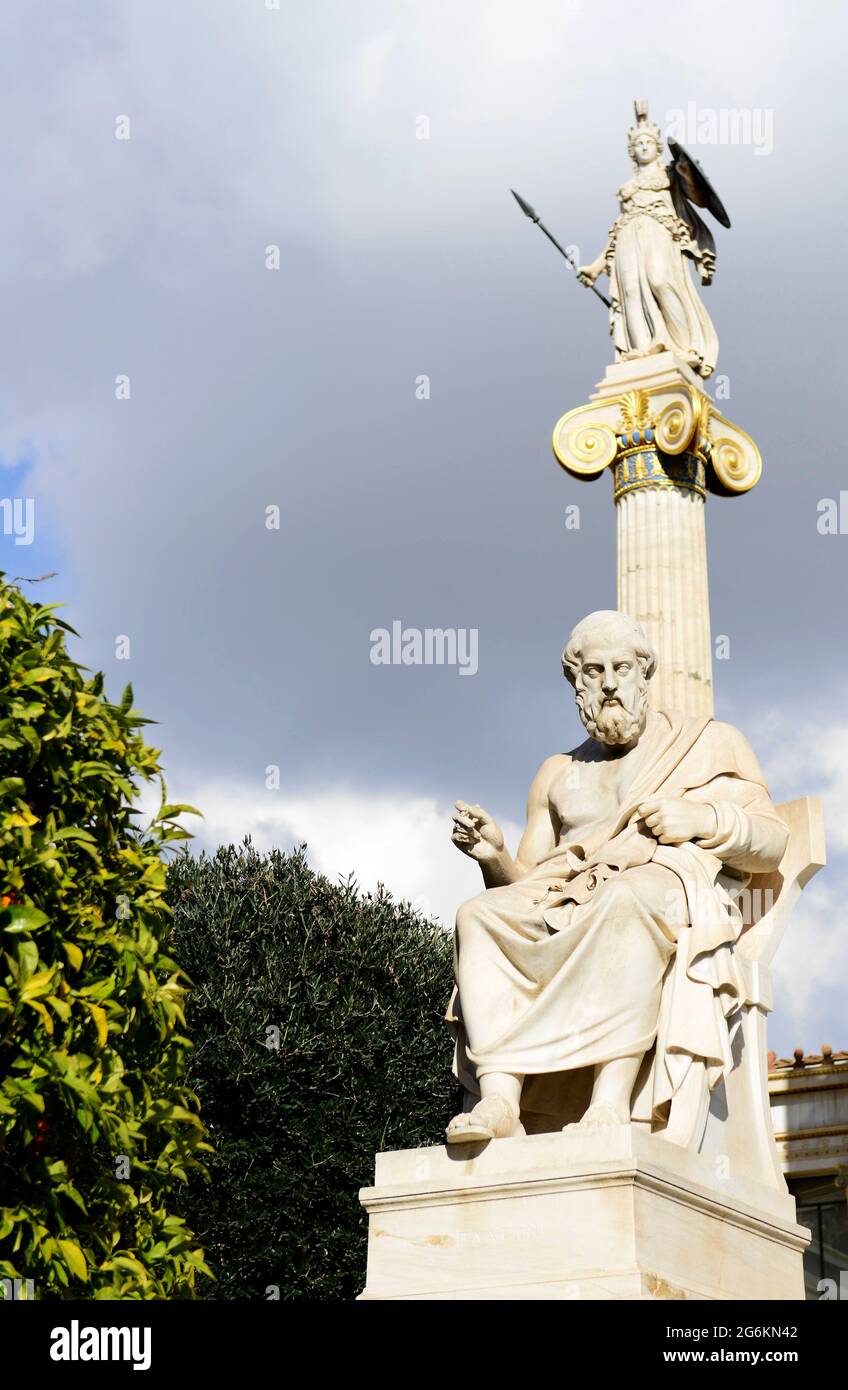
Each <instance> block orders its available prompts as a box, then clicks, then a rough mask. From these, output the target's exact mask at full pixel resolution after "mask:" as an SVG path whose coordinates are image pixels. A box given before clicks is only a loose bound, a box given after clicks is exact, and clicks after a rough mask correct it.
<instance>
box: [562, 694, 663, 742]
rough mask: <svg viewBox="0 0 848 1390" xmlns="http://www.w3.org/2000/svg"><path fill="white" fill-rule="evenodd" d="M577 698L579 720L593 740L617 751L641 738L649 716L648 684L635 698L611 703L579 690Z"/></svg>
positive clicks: (633, 695)
mask: <svg viewBox="0 0 848 1390" xmlns="http://www.w3.org/2000/svg"><path fill="white" fill-rule="evenodd" d="M576 694H577V708H578V710H579V712H580V718H581V719H582V721H583V724H584V727H585V728H586V729H587V731H588V732H589V733H590V734H591V735H592V738H597V739H599V740H600V742H601V743H607V744H609V745H610V746H612V747H616V746H617V745H618V744H622V743H633V742H634V741H635V740H636V739H638V738H639V737H640V735H641V733H642V730H643V729H644V727H645V721H646V719H647V715H648V685H647V681H646V682H644V683H643V684H642V685H640V686H639V688H638V689H637V690H635V691H634V692H633V694H632V695H630V696H623V697H622V696H620V695H619V696H614V697H613V698H612V699H611V700H607V698H606V697H605V696H604V695H597V696H595V697H592V696H590V695H588V694H587V693H586V691H585V690H581V689H580V688H579V687H578V689H577V692H576Z"/></svg>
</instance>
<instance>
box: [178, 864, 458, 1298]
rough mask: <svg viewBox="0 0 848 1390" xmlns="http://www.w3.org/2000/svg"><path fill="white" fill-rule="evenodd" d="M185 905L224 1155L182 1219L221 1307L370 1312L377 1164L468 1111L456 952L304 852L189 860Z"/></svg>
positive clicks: (214, 1131) (212, 1104) (209, 1118)
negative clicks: (450, 1008) (453, 1019)
mask: <svg viewBox="0 0 848 1390" xmlns="http://www.w3.org/2000/svg"><path fill="white" fill-rule="evenodd" d="M168 891H169V900H170V902H171V905H172V908H173V912H174V935H173V942H172V949H173V954H174V956H175V958H176V960H177V961H178V962H179V963H180V965H181V966H182V968H183V969H184V970H185V971H186V972H187V974H188V975H189V976H190V977H191V979H192V982H193V989H192V991H191V994H190V995H189V999H188V1005H187V1019H188V1027H189V1031H190V1032H191V1036H192V1038H193V1040H194V1041H195V1044H196V1046H195V1050H194V1052H193V1053H192V1055H191V1057H190V1059H189V1077H190V1080H191V1083H192V1085H193V1086H194V1088H195V1090H196V1091H197V1093H198V1095H199V1097H200V1099H201V1102H202V1106H203V1117H204V1120H205V1122H206V1124H207V1125H208V1126H209V1130H210V1133H211V1137H212V1140H213V1144H214V1148H215V1153H214V1156H213V1157H212V1159H211V1160H210V1172H211V1176H212V1181H211V1182H210V1183H209V1184H202V1183H199V1182H197V1181H194V1180H192V1182H191V1183H190V1185H189V1188H188V1189H186V1191H185V1193H184V1195H183V1196H182V1197H181V1210H182V1212H183V1214H184V1215H185V1216H186V1217H187V1219H188V1220H189V1221H190V1222H191V1224H192V1226H193V1227H194V1229H195V1230H197V1231H198V1233H199V1237H200V1238H201V1239H202V1241H203V1244H204V1246H205V1248H206V1250H207V1252H208V1258H209V1261H210V1264H211V1265H212V1266H213V1268H214V1270H215V1274H216V1278H217V1283H216V1285H215V1288H214V1294H213V1296H214V1297H217V1298H250V1297H256V1298H271V1297H275V1296H276V1294H277V1291H278V1292H279V1297H280V1298H312V1299H349V1298H353V1297H355V1296H356V1294H357V1293H359V1292H360V1291H361V1289H362V1286H363V1284H364V1282H365V1233H366V1220H365V1216H364V1213H363V1210H362V1208H361V1207H360V1204H359V1201H358V1196H357V1194H358V1189H359V1188H360V1187H361V1186H369V1185H370V1184H371V1183H373V1181H374V1154H375V1151H376V1150H378V1149H393V1148H408V1147H413V1146H416V1145H419V1144H432V1143H438V1142H440V1141H441V1140H442V1137H443V1134H444V1126H445V1123H446V1121H447V1120H448V1119H449V1117H450V1116H451V1115H452V1114H453V1113H454V1112H455V1109H456V1108H457V1105H458V1095H457V1090H458V1088H457V1085H456V1082H455V1081H454V1079H453V1077H452V1075H451V1071H450V1058H451V1047H450V1042H449V1038H448V1034H447V1030H446V1029H445V1027H444V1024H443V1023H442V1016H443V1014H444V1010H445V1005H446V1003H447V999H448V995H449V991H450V987H451V983H452V959H451V943H450V939H449V938H448V937H447V936H446V934H445V933H444V932H443V931H442V930H441V929H440V928H439V927H438V926H436V925H435V924H431V923H427V922H425V921H424V920H423V919H422V918H421V917H420V916H418V915H417V914H416V913H415V912H413V911H412V909H411V908H410V907H408V906H407V905H405V904H399V903H395V902H393V901H392V899H391V898H390V897H389V896H388V894H386V893H385V892H380V893H379V894H377V895H376V896H369V895H362V894H360V893H359V892H358V891H357V889H356V887H355V885H354V884H352V883H350V882H348V883H343V884H340V885H339V884H333V883H330V882H329V881H328V880H327V879H326V878H323V877H321V876H319V875H317V874H315V873H313V872H312V871H311V870H310V869H309V867H308V865H307V862H306V858H305V855H304V853H303V851H302V850H301V851H299V852H296V853H292V854H283V853H280V852H279V851H274V852H272V853H270V854H267V855H262V854H259V853H258V852H257V851H256V850H255V849H254V848H253V847H252V846H251V844H250V842H249V841H248V842H246V843H245V845H244V847H243V848H240V849H234V848H232V847H229V848H221V849H219V850H218V851H217V853H216V854H214V855H213V856H212V857H208V856H206V855H203V856H201V857H200V858H197V859H195V858H193V857H191V856H189V855H182V854H181V855H178V856H177V858H176V859H175V860H174V861H173V862H172V864H171V865H170V867H169V870H168Z"/></svg>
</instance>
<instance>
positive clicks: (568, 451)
mask: <svg viewBox="0 0 848 1390" xmlns="http://www.w3.org/2000/svg"><path fill="white" fill-rule="evenodd" d="M608 413H609V411H608V410H607V411H599V410H598V408H597V406H594V405H581V406H578V408H577V409H576V410H569V411H568V413H567V414H565V415H563V416H562V417H561V418H560V419H559V420H557V422H556V425H555V426H554V434H553V446H554V453H555V455H556V457H557V460H558V461H559V463H561V464H562V466H563V468H564V469H565V470H566V471H567V472H568V473H571V474H573V475H574V476H575V477H578V478H596V477H597V476H598V474H599V473H603V471H604V469H605V468H608V467H609V465H610V464H611V463H612V461H613V459H614V458H615V456H616V452H617V450H618V440H617V439H616V435H615V430H614V429H612V428H611V425H610V424H608V423H605V422H604V421H603V419H601V418H599V416H602V415H604V414H608Z"/></svg>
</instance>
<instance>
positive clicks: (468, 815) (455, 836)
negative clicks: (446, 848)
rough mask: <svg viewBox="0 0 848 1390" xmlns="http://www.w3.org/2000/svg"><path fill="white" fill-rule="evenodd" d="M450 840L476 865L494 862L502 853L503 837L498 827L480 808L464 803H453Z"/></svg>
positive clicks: (486, 812)
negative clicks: (476, 863)
mask: <svg viewBox="0 0 848 1390" xmlns="http://www.w3.org/2000/svg"><path fill="white" fill-rule="evenodd" d="M454 807H455V809H454V812H453V832H452V834H451V839H452V840H453V843H454V844H455V845H456V847H457V849H461V850H462V852H463V854H467V855H469V857H470V858H471V859H476V860H477V862H478V864H485V863H487V862H489V861H491V862H494V861H495V860H497V859H499V858H500V856H501V854H502V853H503V848H504V837H503V833H502V831H501V828H500V826H499V825H498V824H497V822H496V821H494V820H492V817H491V816H490V815H489V813H488V811H484V810H483V807H482V806H469V805H468V804H467V803H466V802H465V801H457V802H455V803H454Z"/></svg>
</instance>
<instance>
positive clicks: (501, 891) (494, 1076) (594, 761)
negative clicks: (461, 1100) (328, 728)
mask: <svg viewBox="0 0 848 1390" xmlns="http://www.w3.org/2000/svg"><path fill="white" fill-rule="evenodd" d="M562 664H563V670H564V673H565V675H566V677H567V678H568V680H569V681H570V683H571V684H572V685H573V686H574V689H575V694H576V700H577V708H578V710H579V713H580V718H581V720H582V722H583V724H584V726H585V728H586V730H587V732H588V735H589V737H588V738H587V739H586V741H585V742H584V743H582V744H581V745H580V747H579V748H576V749H574V751H573V752H571V753H555V754H554V755H553V757H550V758H548V759H547V760H546V761H545V762H544V763H543V764H542V766H541V768H540V769H539V771H538V773H537V774H536V776H535V778H534V780H533V784H532V786H531V788H530V794H529V799H528V805H527V827H526V829H525V831H524V834H523V836H522V838H521V843H520V845H519V847H518V853H517V855H516V857H515V858H513V857H512V855H511V854H510V853H509V851H508V850H507V849H506V847H505V844H504V837H503V835H502V833H501V831H500V829H499V827H498V826H497V825H496V823H495V822H494V820H493V819H492V818H491V816H489V815H488V814H487V813H486V812H485V811H484V810H483V809H482V807H481V806H477V805H467V804H466V803H465V802H461V801H459V802H457V803H456V809H455V812H454V826H453V837H452V838H453V842H454V844H456V845H457V846H458V848H459V849H460V850H462V851H463V853H465V854H467V855H470V856H471V858H473V859H476V860H477V862H478V863H479V865H480V868H481V870H482V873H483V879H484V882H485V884H486V888H485V891H484V892H482V893H480V894H479V896H477V897H475V898H472V899H471V900H470V901H469V902H467V903H464V904H463V906H462V907H461V908H460V909H459V913H458V915H457V921H456V936H455V974H456V988H455V990H454V992H453V996H452V998H451V1002H450V1005H449V1008H448V1013H447V1021H448V1024H449V1026H450V1028H451V1030H452V1032H453V1035H454V1038H455V1042H456V1050H455V1061H454V1070H455V1071H456V1074H457V1075H458V1076H459V1078H460V1080H461V1082H462V1084H463V1086H464V1088H465V1092H466V1107H465V1109H464V1110H463V1112H462V1113H461V1114H459V1115H457V1116H455V1118H454V1119H453V1120H451V1122H450V1125H449V1126H448V1130H447V1138H448V1142H449V1143H469V1142H471V1141H479V1140H488V1139H497V1138H507V1137H511V1136H514V1135H521V1134H524V1133H526V1132H540V1131H544V1130H550V1129H553V1128H561V1127H563V1126H562V1124H561V1121H562V1120H563V1119H566V1120H568V1119H571V1120H572V1121H574V1122H579V1123H581V1124H583V1125H587V1126H598V1125H613V1124H626V1123H629V1122H630V1121H631V1120H634V1121H641V1122H642V1123H644V1124H647V1125H648V1126H649V1127H650V1128H651V1129H653V1130H654V1131H655V1132H656V1131H657V1130H659V1131H661V1129H662V1127H663V1124H664V1122H665V1121H666V1119H667V1117H668V1113H669V1105H670V1102H671V1100H672V1098H673V1097H674V1095H675V1094H676V1092H677V1090H678V1088H679V1087H680V1086H681V1085H682V1083H683V1081H684V1079H685V1077H686V1075H687V1073H688V1071H689V1069H690V1067H692V1066H698V1067H700V1068H702V1069H703V1075H704V1081H705V1084H706V1085H707V1086H708V1087H709V1088H710V1089H712V1088H713V1087H715V1086H716V1085H717V1084H718V1082H719V1081H720V1080H721V1079H722V1077H723V1076H725V1075H726V1074H727V1072H729V1070H730V1069H731V1068H732V1065H733V1061H732V1057H731V1054H730V1045H729V1032H728V1023H727V1020H728V1017H729V1016H730V1015H731V1014H732V1013H733V1011H734V1009H735V1008H736V1007H738V1003H739V1002H740V995H741V991H742V989H743V983H742V979H741V974H740V972H739V969H738V965H737V960H736V956H735V953H734V945H735V943H736V941H737V940H738V938H739V935H740V933H741V932H742V931H743V930H744V928H745V926H746V925H747V924H746V922H745V921H744V920H743V913H742V912H741V911H740V907H739V904H740V902H741V901H743V900H744V894H742V890H743V889H744V888H745V886H746V885H747V884H748V882H749V881H750V876H751V875H752V874H753V873H758V874H759V873H768V872H769V871H771V870H773V869H775V868H776V867H777V866H778V864H779V863H780V860H781V858H782V857H783V853H784V850H785V848H786V843H787V838H788V832H787V829H786V826H785V825H784V823H783V822H782V821H781V820H780V818H779V817H778V815H777V813H776V812H775V809H774V807H773V805H772V803H771V800H770V797H769V793H768V791H767V789H766V787H765V785H764V782H763V778H762V774H761V772H760V769H759V767H758V765H757V760H756V758H755V756H754V754H753V752H752V751H751V749H750V747H749V745H748V743H747V742H746V740H745V739H744V738H743V736H742V734H741V733H740V732H739V731H738V729H735V728H733V727H732V726H731V725H729V724H722V723H719V722H717V721H716V720H714V719H712V718H710V717H708V716H700V717H697V718H691V717H688V716H686V715H683V714H680V713H678V712H675V711H662V712H660V711H656V710H653V709H650V708H649V706H648V682H649V681H650V679H651V675H652V673H653V671H654V668H655V665H656V658H655V655H654V653H653V651H652V650H651V648H650V646H649V644H648V642H647V639H646V637H645V634H644V633H643V631H642V629H641V628H640V627H639V626H638V625H637V624H636V623H635V622H633V621H632V620H631V619H630V618H628V617H626V616H625V615H624V614H623V613H617V612H599V613H592V614H590V615H589V617H587V618H584V619H583V621H582V622H580V623H578V625H577V627H576V628H575V629H574V631H573V632H572V634H571V637H570V638H569V640H568V643H567V645H566V648H565V651H564V652H563V654H562ZM478 1097H479V1099H478Z"/></svg>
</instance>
